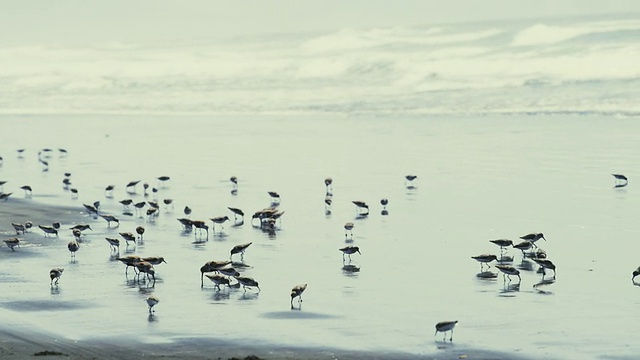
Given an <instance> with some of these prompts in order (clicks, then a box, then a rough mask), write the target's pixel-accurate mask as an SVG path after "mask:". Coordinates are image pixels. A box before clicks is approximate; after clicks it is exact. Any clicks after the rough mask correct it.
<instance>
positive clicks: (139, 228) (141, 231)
mask: <svg viewBox="0 0 640 360" xmlns="http://www.w3.org/2000/svg"><path fill="white" fill-rule="evenodd" d="M144 231H145V230H144V226H142V225H138V226H137V227H136V234H138V235H140V241H142V235H144Z"/></svg>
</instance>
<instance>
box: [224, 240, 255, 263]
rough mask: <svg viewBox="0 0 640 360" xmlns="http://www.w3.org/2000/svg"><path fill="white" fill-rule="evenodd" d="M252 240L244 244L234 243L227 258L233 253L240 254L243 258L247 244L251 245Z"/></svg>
mask: <svg viewBox="0 0 640 360" xmlns="http://www.w3.org/2000/svg"><path fill="white" fill-rule="evenodd" d="M251 244H253V242H248V243H246V244H240V245H236V246H234V247H233V248H232V249H231V255H229V259H231V257H232V256H233V255H235V254H240V259H242V260H244V252H245V251H246V250H247V248H248V247H249V246H251Z"/></svg>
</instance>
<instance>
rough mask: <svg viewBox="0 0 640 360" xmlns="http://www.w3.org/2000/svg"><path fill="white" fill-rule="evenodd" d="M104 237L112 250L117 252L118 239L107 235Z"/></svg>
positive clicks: (118, 246)
mask: <svg viewBox="0 0 640 360" xmlns="http://www.w3.org/2000/svg"><path fill="white" fill-rule="evenodd" d="M105 239H106V240H107V242H108V243H109V246H110V247H111V250H112V251H114V252H118V251H119V250H120V240H118V239H114V238H108V237H105Z"/></svg>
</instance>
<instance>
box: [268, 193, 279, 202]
mask: <svg viewBox="0 0 640 360" xmlns="http://www.w3.org/2000/svg"><path fill="white" fill-rule="evenodd" d="M267 193H268V194H269V196H271V202H272V203H279V202H280V194H278V193H277V192H275V191H267Z"/></svg>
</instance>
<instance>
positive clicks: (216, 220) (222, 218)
mask: <svg viewBox="0 0 640 360" xmlns="http://www.w3.org/2000/svg"><path fill="white" fill-rule="evenodd" d="M209 220H211V221H212V222H213V231H214V232H215V231H216V224H219V225H220V229H224V226H222V224H223V223H224V222H225V221H227V220H229V217H228V216H218V217H214V218H210V219H209Z"/></svg>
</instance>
